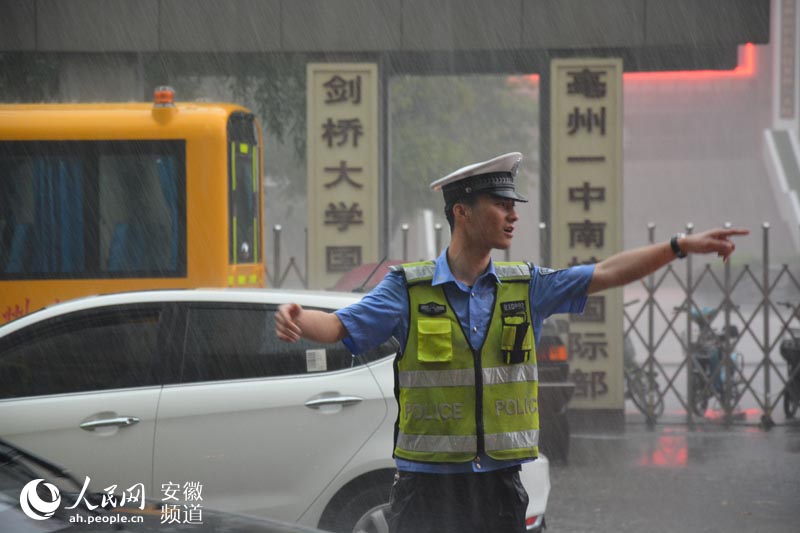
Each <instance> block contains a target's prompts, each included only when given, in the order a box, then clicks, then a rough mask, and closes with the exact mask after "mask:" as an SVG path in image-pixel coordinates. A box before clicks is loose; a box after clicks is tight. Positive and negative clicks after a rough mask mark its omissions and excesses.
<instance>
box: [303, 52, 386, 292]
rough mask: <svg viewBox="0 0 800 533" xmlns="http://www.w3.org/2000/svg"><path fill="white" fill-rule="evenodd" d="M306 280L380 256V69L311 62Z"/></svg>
mask: <svg viewBox="0 0 800 533" xmlns="http://www.w3.org/2000/svg"><path fill="white" fill-rule="evenodd" d="M307 86H308V124H307V127H308V248H309V249H308V254H309V255H308V257H309V259H308V278H309V280H308V281H309V287H311V288H317V289H326V288H330V287H333V285H334V284H335V283H336V281H337V280H338V279H339V278H340V277H341V276H342V274H343V273H344V272H347V271H349V270H351V269H353V268H355V267H357V266H359V265H361V264H362V263H367V262H374V261H378V257H377V255H378V231H379V226H380V224H379V212H378V205H379V197H378V194H379V190H378V187H379V181H378V172H379V170H378V164H379V163H378V68H377V65H375V64H372V63H343V64H332V63H312V64H309V65H308V81H307Z"/></svg>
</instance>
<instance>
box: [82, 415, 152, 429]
mask: <svg viewBox="0 0 800 533" xmlns="http://www.w3.org/2000/svg"><path fill="white" fill-rule="evenodd" d="M138 423H139V419H138V418H136V417H135V416H118V417H116V418H101V419H100V420H92V421H91V422H84V423H83V424H81V425H80V428H81V429H85V430H86V431H94V430H95V429H97V428H107V427H128V426H132V425H134V424H138Z"/></svg>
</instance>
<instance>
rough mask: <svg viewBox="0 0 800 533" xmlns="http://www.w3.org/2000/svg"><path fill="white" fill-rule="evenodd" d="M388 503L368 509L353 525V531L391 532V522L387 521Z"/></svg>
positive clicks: (364, 532) (366, 532) (356, 532)
mask: <svg viewBox="0 0 800 533" xmlns="http://www.w3.org/2000/svg"><path fill="white" fill-rule="evenodd" d="M387 509H389V504H388V503H383V504H381V505H378V506H376V507H373V508H372V509H370V510H368V511H367V512H366V513H364V515H363V516H362V517H361V518H360V519H359V520H358V522H356V525H355V526H353V533H389V523H388V522H387V521H386V511H387Z"/></svg>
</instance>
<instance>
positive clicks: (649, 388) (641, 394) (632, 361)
mask: <svg viewBox="0 0 800 533" xmlns="http://www.w3.org/2000/svg"><path fill="white" fill-rule="evenodd" d="M622 353H623V364H624V369H625V397H626V398H630V399H631V401H632V402H633V404H634V405H635V406H636V407H637V408H638V409H639V411H641V412H642V414H644V415H645V416H647V417H653V418H658V417H660V416H661V415H663V414H664V397H663V395H662V394H661V387H660V386H659V384H658V381H657V380H656V374H657V373H656V371H655V370H644V369H643V368H642V367H641V366H639V363H637V362H636V354H635V351H634V348H633V343H632V342H631V340H630V339H629V338H628V337H625V338H624V340H623V348H622Z"/></svg>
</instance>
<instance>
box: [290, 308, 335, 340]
mask: <svg viewBox="0 0 800 533" xmlns="http://www.w3.org/2000/svg"><path fill="white" fill-rule="evenodd" d="M275 333H277V335H278V338H279V339H281V340H283V341H287V342H296V341H298V340H300V337H304V338H306V339H309V340H312V341H315V342H324V343H332V342H337V341H340V340H342V339H343V338H344V337H345V336H346V335H347V330H346V329H345V327H344V325H343V324H342V321H341V320H339V317H338V316H336V315H335V314H333V313H326V312H325V311H317V310H316V309H303V308H302V307H301V306H300V305H298V304H283V305H281V306H279V307H278V310H277V311H276V312H275Z"/></svg>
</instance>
